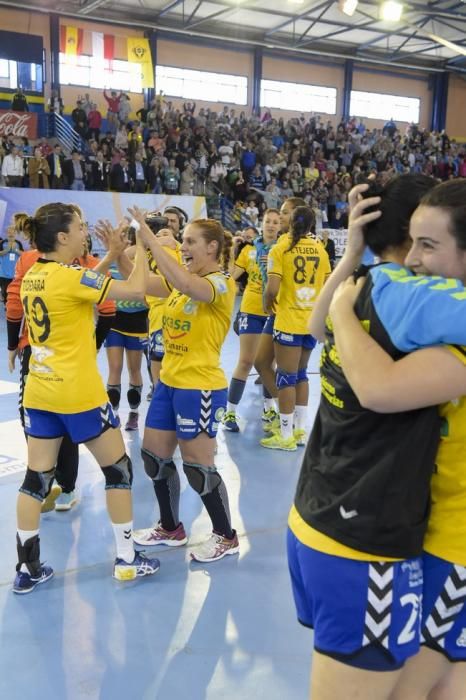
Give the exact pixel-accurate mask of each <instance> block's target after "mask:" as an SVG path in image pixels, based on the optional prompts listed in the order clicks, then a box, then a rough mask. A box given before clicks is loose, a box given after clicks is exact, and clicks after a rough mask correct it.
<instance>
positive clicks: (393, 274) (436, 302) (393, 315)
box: [369, 263, 466, 352]
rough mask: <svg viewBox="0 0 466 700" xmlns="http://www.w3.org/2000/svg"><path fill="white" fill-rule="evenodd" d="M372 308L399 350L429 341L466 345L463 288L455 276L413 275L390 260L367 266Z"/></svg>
mask: <svg viewBox="0 0 466 700" xmlns="http://www.w3.org/2000/svg"><path fill="white" fill-rule="evenodd" d="M369 275H370V277H371V278H372V285H373V286H372V290H371V297H372V303H373V305H374V308H375V311H376V313H377V315H378V317H379V319H380V322H381V323H382V325H383V326H384V328H385V330H386V331H387V333H388V334H389V336H390V339H391V341H392V343H393V344H394V345H395V346H396V347H397V348H398V350H401V351H402V352H412V351H413V350H418V349H419V348H422V347H426V346H429V345H440V344H443V343H450V344H452V345H454V344H459V345H466V304H465V303H464V302H465V301H466V289H465V287H464V285H463V284H462V283H461V282H459V281H458V280H455V279H445V278H444V277H438V276H434V277H427V276H425V275H414V274H413V273H412V272H411V271H410V270H408V269H407V268H405V267H402V266H401V265H396V264H394V263H382V264H381V265H377V266H375V267H373V268H371V269H370V271H369Z"/></svg>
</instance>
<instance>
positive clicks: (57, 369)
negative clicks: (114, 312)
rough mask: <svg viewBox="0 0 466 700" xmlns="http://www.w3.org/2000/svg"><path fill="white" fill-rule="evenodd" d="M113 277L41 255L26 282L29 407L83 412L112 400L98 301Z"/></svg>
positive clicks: (23, 294)
mask: <svg viewBox="0 0 466 700" xmlns="http://www.w3.org/2000/svg"><path fill="white" fill-rule="evenodd" d="M111 284H112V279H111V278H110V277H106V276H105V275H101V274H99V273H97V272H94V271H93V270H88V269H86V268H82V267H78V266H68V265H62V264H60V263H57V262H54V261H52V260H43V259H39V260H38V261H37V262H36V263H34V265H33V266H32V267H31V268H30V269H29V271H28V272H27V274H26V275H25V276H24V278H23V281H22V284H21V292H20V294H21V302H22V304H23V308H24V315H25V318H26V322H27V325H28V331H29V340H30V344H31V360H30V364H29V374H28V378H27V382H26V387H25V391H24V406H25V408H36V409H41V410H43V411H52V412H54V413H80V412H82V411H89V410H91V409H93V408H97V407H98V406H101V405H102V404H105V403H106V402H107V401H108V397H107V392H106V390H105V386H104V384H103V381H102V378H101V376H100V374H99V371H98V369H97V362H96V354H97V351H96V345H95V329H94V304H100V303H102V302H103V301H104V299H105V298H106V296H107V294H108V292H109V289H110V285H111Z"/></svg>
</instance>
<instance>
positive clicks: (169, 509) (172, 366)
mask: <svg viewBox="0 0 466 700" xmlns="http://www.w3.org/2000/svg"><path fill="white" fill-rule="evenodd" d="M129 211H130V213H131V215H132V216H133V217H134V219H135V221H136V222H137V224H138V225H139V233H140V236H141V238H142V239H143V240H144V243H145V245H146V246H147V247H148V249H149V250H150V253H151V255H152V257H153V259H154V261H155V263H156V264H157V269H158V272H159V273H160V275H161V276H157V275H151V276H150V279H149V282H148V284H147V287H146V292H147V293H148V294H151V295H154V296H159V297H161V296H164V295H165V296H167V297H168V299H167V302H166V305H165V308H164V313H163V318H162V333H163V344H164V350H165V354H164V358H163V362H162V367H161V371H160V381H159V383H158V384H157V386H156V388H155V391H154V395H153V397H152V401H151V404H150V407H149V411H148V413H147V418H146V428H145V432H144V440H143V447H142V458H143V461H144V467H145V470H146V473H147V475H148V476H149V477H150V478H151V479H152V482H153V485H154V490H155V495H156V498H157V501H158V504H159V509H160V520H159V522H158V523H156V524H155V525H154V526H153V527H152V528H149V529H145V530H139V531H136V532H135V533H134V541H135V542H136V543H137V544H139V545H143V546H147V545H168V546H172V547H173V546H175V547H176V546H181V545H184V544H186V542H187V536H186V532H185V529H184V527H183V524H182V522H181V521H180V518H179V499H180V478H179V475H178V472H177V469H176V466H175V463H174V461H173V454H174V452H175V449H176V447H177V445H179V447H180V451H181V457H182V460H183V470H184V472H185V474H186V477H187V479H188V483H189V485H190V486H191V487H192V488H193V489H194V490H195V491H196V492H197V493H198V494H199V496H200V497H201V499H202V502H203V504H204V506H205V508H206V510H207V512H208V514H209V517H210V519H211V521H212V535H211V536H210V538H209V539H208V540H207V541H206V542H205V543H203V544H202V545H200V546H199V547H197V548H196V549H195V550H194V551H193V552H192V553H191V557H192V558H193V559H194V560H196V561H200V562H211V561H216V560H218V559H221V558H223V557H225V556H226V555H230V554H236V553H237V552H238V551H239V543H238V536H237V533H236V531H235V530H234V529H233V528H232V525H231V519H230V511H229V505H228V494H227V489H226V486H225V483H224V481H223V479H222V477H221V475H220V474H219V472H218V471H217V469H216V467H215V464H214V454H215V442H216V441H215V436H216V434H217V430H218V426H219V423H220V422H221V419H222V416H223V414H224V412H225V406H226V399H227V385H228V383H227V379H226V376H225V373H224V372H223V370H222V368H221V366H220V351H221V348H222V345H223V342H224V340H225V337H226V335H227V332H228V328H229V326H230V322H231V316H232V313H233V306H234V301H235V291H236V290H235V283H234V281H233V279H232V278H231V277H230V274H229V266H230V251H231V244H232V240H231V235H230V234H229V233H228V232H226V231H224V229H223V227H222V226H221V224H220V223H219V222H218V221H215V220H213V219H196V220H195V221H192V222H191V223H190V224H188V226H187V227H186V228H185V230H184V232H183V243H182V245H181V254H182V257H183V262H184V266H181V265H179V264H178V262H177V261H176V260H174V259H173V257H172V256H171V255H170V254H169V253H168V252H167V251H166V249H165V248H164V247H163V246H162V245H160V243H159V242H158V241H157V239H156V237H155V236H154V235H153V233H152V231H151V230H150V229H149V227H148V226H147V224H146V223H145V221H144V213H143V212H142V211H141V210H140V209H138V208H137V207H134V208H133V209H130V210H129ZM162 276H163V277H162Z"/></svg>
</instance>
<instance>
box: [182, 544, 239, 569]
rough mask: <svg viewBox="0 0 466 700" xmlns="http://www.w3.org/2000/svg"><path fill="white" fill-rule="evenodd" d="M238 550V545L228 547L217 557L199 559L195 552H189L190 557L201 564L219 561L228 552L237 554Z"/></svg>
mask: <svg viewBox="0 0 466 700" xmlns="http://www.w3.org/2000/svg"><path fill="white" fill-rule="evenodd" d="M238 552H239V545H238V546H237V547H231V548H230V549H226V550H225V551H224V552H223V554H221V555H220V556H219V557H211V558H210V559H207V558H203V559H201V558H200V557H197V556H196V555H195V554H193V553H191V554H190V557H191V559H192V560H193V561H198V562H199V563H201V564H209V563H210V562H212V561H219V560H220V559H223V557H226V556H228V554H238Z"/></svg>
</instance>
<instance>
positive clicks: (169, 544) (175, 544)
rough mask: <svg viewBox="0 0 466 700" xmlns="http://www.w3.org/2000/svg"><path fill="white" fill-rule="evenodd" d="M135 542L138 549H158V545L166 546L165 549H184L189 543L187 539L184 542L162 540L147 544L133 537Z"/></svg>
mask: <svg viewBox="0 0 466 700" xmlns="http://www.w3.org/2000/svg"><path fill="white" fill-rule="evenodd" d="M133 542H134V544H137V545H138V547H157V546H158V545H160V544H161V545H164V546H165V547H183V545H185V544H186V543H187V542H188V538H187V537H185V538H184V539H182V540H160V541H159V542H146V541H144V542H143V541H142V540H138V539H136V538H135V537H134V536H133Z"/></svg>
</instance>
